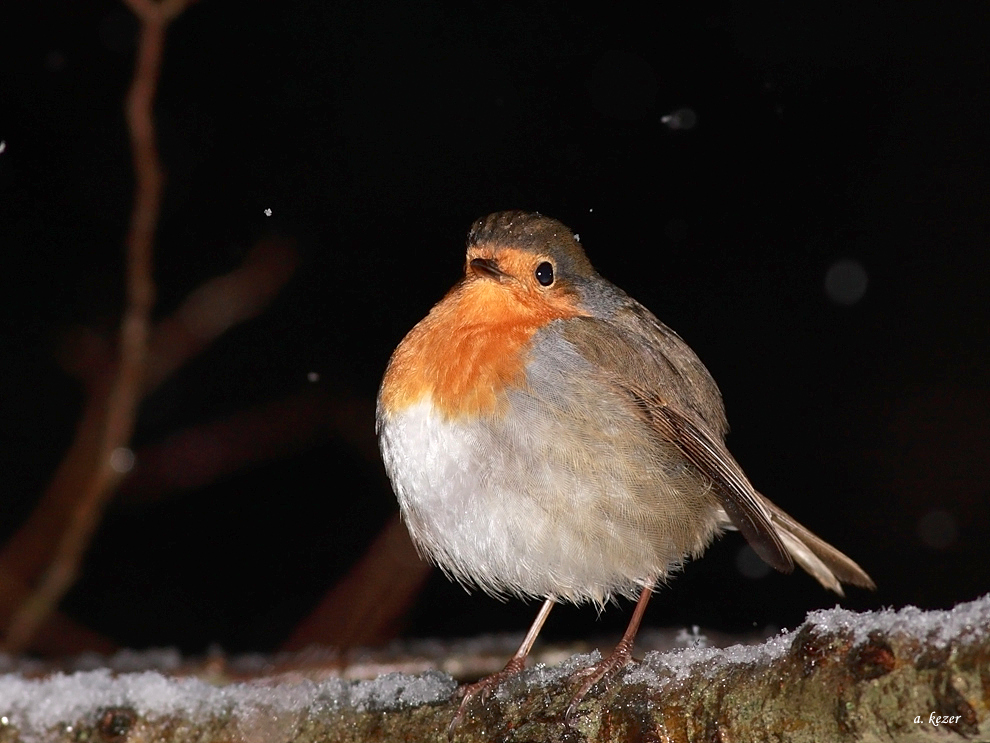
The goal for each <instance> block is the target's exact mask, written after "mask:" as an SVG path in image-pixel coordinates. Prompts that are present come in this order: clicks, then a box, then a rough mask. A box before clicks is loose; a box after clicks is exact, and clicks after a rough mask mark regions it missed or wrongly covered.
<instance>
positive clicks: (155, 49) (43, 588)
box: [4, 0, 187, 652]
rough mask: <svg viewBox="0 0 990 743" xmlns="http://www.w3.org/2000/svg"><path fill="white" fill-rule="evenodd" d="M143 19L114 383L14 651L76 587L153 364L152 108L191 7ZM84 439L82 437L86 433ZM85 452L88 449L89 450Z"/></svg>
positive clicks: (134, 4) (157, 8) (154, 9)
mask: <svg viewBox="0 0 990 743" xmlns="http://www.w3.org/2000/svg"><path fill="white" fill-rule="evenodd" d="M127 2H128V5H130V7H131V8H132V9H133V10H134V12H135V13H136V14H137V15H138V16H139V17H140V18H141V21H142V23H141V31H140V38H139V42H138V51H137V62H136V66H135V71H134V78H133V81H132V84H131V88H130V91H129V93H128V96H127V104H126V116H127V123H128V128H129V130H130V136H131V152H132V157H133V161H134V169H135V175H136V185H135V198H134V207H133V210H132V212H131V223H130V229H129V231H128V235H127V240H126V248H127V273H126V295H127V305H126V307H125V310H124V314H123V318H122V320H121V324H120V337H119V348H118V353H119V361H118V364H117V370H116V378H115V379H114V380H113V382H112V383H111V384H110V385H109V388H108V389H107V390H106V398H105V401H101V403H102V404H97V405H90V406H88V409H89V411H90V413H91V415H97V418H96V419H94V418H92V417H88V418H87V420H88V421H91V422H92V429H90V430H89V431H87V432H86V433H95V439H96V441H95V446H93V447H92V449H94V450H95V451H92V454H94V455H95V456H94V459H93V461H92V462H91V467H92V469H91V471H90V472H89V473H88V476H85V477H83V478H81V479H80V482H82V483H83V485H82V490H81V495H80V496H79V498H78V499H77V500H76V502H75V504H74V507H73V509H72V512H71V516H70V519H69V523H68V526H67V528H66V529H65V532H64V533H63V534H62V537H61V539H60V541H59V544H58V547H57V549H56V553H55V557H54V559H53V560H52V562H51V563H50V565H49V566H48V569H47V570H46V571H45V573H44V575H43V577H42V579H41V582H40V584H39V585H38V586H37V588H36V589H35V590H34V592H33V593H32V594H31V595H30V596H29V597H28V599H27V600H26V601H25V602H24V603H23V604H22V605H21V607H20V608H19V609H18V610H17V611H16V613H15V614H14V616H13V618H12V619H11V621H10V624H9V626H8V630H7V633H6V637H5V641H4V645H5V648H6V649H7V650H8V651H9V652H19V651H22V650H24V649H25V648H26V647H27V646H28V644H29V643H30V642H31V639H32V638H33V637H34V636H35V634H36V633H37V632H38V629H39V627H40V625H41V624H42V623H43V622H44V621H45V620H46V619H47V618H48V616H49V615H50V614H51V613H52V611H53V610H54V609H55V607H56V606H57V605H58V602H59V601H60V600H61V598H62V596H63V595H64V594H65V592H66V591H67V590H68V589H69V587H70V586H71V585H72V583H73V581H74V580H75V577H76V574H77V572H78V569H79V564H80V562H81V560H82V557H83V554H84V553H85V551H86V548H87V547H88V545H89V542H90V540H91V538H92V535H93V533H94V531H95V530H96V527H97V526H98V525H99V522H100V517H101V515H102V513H103V508H104V506H105V504H106V502H107V500H108V499H109V497H110V496H111V494H112V493H113V492H114V489H115V488H116V486H117V484H118V483H119V482H120V480H121V478H122V476H123V475H122V472H121V471H120V468H119V467H117V468H115V467H114V466H113V464H112V462H113V455H114V452H115V451H117V450H118V449H121V448H123V447H126V445H127V443H128V442H129V440H130V437H131V433H132V431H133V429H134V420H135V415H136V412H137V406H138V402H139V401H140V399H141V392H142V387H143V384H144V373H145V366H146V361H147V349H148V335H149V317H150V314H151V308H152V306H153V304H154V298H155V287H154V281H153V278H152V258H153V246H154V235H155V228H156V226H157V224H158V215H159V211H160V208H161V193H162V185H163V181H164V176H163V174H162V170H161V165H160V163H159V161H158V152H157V148H156V144H155V126H154V120H153V117H152V106H153V102H154V98H155V90H156V88H157V84H158V77H159V74H160V71H161V59H162V51H163V48H164V43H165V30H166V28H167V27H168V24H169V22H170V21H171V20H172V18H174V17H175V16H176V15H178V14H179V13H180V12H181V11H182V9H183V8H184V7H185V6H186V4H187V2H186V0H166V2H163V3H161V4H156V3H153V2H150V0H127ZM79 433H83V431H82V430H80V431H79ZM83 448H84V449H87V448H90V447H83Z"/></svg>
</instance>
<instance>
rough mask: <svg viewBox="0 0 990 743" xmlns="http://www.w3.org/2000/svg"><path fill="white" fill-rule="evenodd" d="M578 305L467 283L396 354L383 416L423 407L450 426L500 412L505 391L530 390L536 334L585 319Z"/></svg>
mask: <svg viewBox="0 0 990 743" xmlns="http://www.w3.org/2000/svg"><path fill="white" fill-rule="evenodd" d="M575 299H576V298H575V297H573V296H571V295H561V296H557V297H554V298H553V299H552V300H549V299H548V297H546V296H534V295H532V294H530V293H528V292H526V291H525V290H522V289H517V288H515V287H512V286H507V285H505V284H501V283H499V282H497V281H494V280H491V279H487V278H470V279H466V280H465V281H462V282H461V283H460V284H458V285H457V286H455V287H454V288H453V289H452V290H451V291H450V293H448V294H447V296H446V297H444V298H443V300H441V301H440V303H439V304H437V305H436V306H435V307H434V308H433V309H432V310H431V311H430V314H429V315H427V316H426V317H425V318H424V319H423V320H422V321H420V322H419V324H417V325H416V327H414V328H413V329H412V330H411V331H409V334H408V335H407V336H406V337H405V338H404V339H403V341H402V343H400V344H399V347H398V348H397V349H396V350H395V353H394V354H393V355H392V359H391V361H390V362H389V365H388V369H387V370H386V372H385V379H384V380H383V381H382V390H381V403H382V406H383V409H384V411H385V412H386V413H387V414H392V413H396V412H400V411H402V410H403V409H405V408H407V407H408V406H410V405H414V404H416V403H417V402H420V401H421V400H424V399H429V400H430V401H431V402H432V404H433V406H434V408H435V409H436V410H438V411H439V412H440V413H442V414H443V415H445V416H446V417H447V418H449V419H455V418H463V417H464V416H473V415H478V414H482V413H491V412H493V411H495V409H496V407H497V405H498V402H499V399H500V394H501V393H502V392H503V391H504V390H505V389H506V388H507V387H511V386H521V385H523V384H525V363H526V353H527V351H528V349H529V346H530V343H531V341H532V338H533V335H534V333H536V331H537V330H539V329H540V328H541V327H543V326H544V325H546V324H547V323H549V322H552V321H553V320H556V319H561V318H567V317H575V316H578V315H583V314H586V313H585V312H583V311H581V310H580V309H578V308H577V306H576V304H575Z"/></svg>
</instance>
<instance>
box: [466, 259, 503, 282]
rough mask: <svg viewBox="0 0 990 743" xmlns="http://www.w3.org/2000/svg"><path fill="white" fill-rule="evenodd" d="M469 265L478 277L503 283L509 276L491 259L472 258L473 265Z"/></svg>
mask: <svg viewBox="0 0 990 743" xmlns="http://www.w3.org/2000/svg"><path fill="white" fill-rule="evenodd" d="M468 265H470V267H471V270H472V271H474V272H475V273H476V274H477V275H478V276H484V277H486V278H489V279H495V280H496V281H501V280H502V279H504V278H505V277H506V276H508V274H506V273H505V271H503V270H502V269H500V268H499V267H498V264H497V263H495V261H493V260H491V259H490V258H472V259H471V263H470V264H468Z"/></svg>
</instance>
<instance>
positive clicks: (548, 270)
mask: <svg viewBox="0 0 990 743" xmlns="http://www.w3.org/2000/svg"><path fill="white" fill-rule="evenodd" d="M536 280H537V281H539V282H540V284H541V285H542V286H550V284H552V283H553V266H552V265H551V264H550V263H549V262H548V261H543V263H541V264H540V265H538V266H537V267H536Z"/></svg>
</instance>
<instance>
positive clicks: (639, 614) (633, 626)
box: [566, 588, 653, 720]
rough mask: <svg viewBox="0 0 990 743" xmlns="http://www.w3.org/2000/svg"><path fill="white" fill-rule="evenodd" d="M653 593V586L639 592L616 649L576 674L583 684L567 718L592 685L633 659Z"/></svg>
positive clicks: (611, 676)
mask: <svg viewBox="0 0 990 743" xmlns="http://www.w3.org/2000/svg"><path fill="white" fill-rule="evenodd" d="M652 595H653V589H652V588H643V591H642V593H640V594H639V601H637V602H636V608H635V609H634V610H633V615H632V619H630V620H629V626H628V627H626V631H625V633H624V634H623V635H622V639H621V640H619V644H618V645H616V646H615V650H613V651H612V654H611V655H609V656H608V657H607V658H605V659H604V660H602V661H599V662H598V663H596V664H595V665H593V666H590V667H588V668H585V669H583V670H582V671H579V672H578V673H577V674H575V675H576V676H578V677H580V678H583V679H584V680H583V682H582V683H581V686H579V687H578V690H577V691H576V692H575V693H574V696H573V697H571V703H570V705H568V707H567V715H566V719H568V720H570V719H571V718H572V717H573V716H574V714H575V713H576V712H577V708H578V706H579V705H580V704H581V702H582V700H583V699H584V698H585V696H586V695H587V694H588V692H589V691H590V690H591V687H592V686H594V685H595V684H597V683H598V682H599V681H601V680H602V679H605V680H606V682H610V681H611V680H612V679H613V678H614V677H615V674H617V673H618V672H619V671H620V670H622V668H623V667H625V665H626V664H627V663H629V661H630V660H631V659H632V648H633V641H634V640H635V639H636V633H637V632H638V631H639V624H640V622H642V621H643V614H644V613H645V612H646V605H647V604H648V603H649V602H650V596H652Z"/></svg>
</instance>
